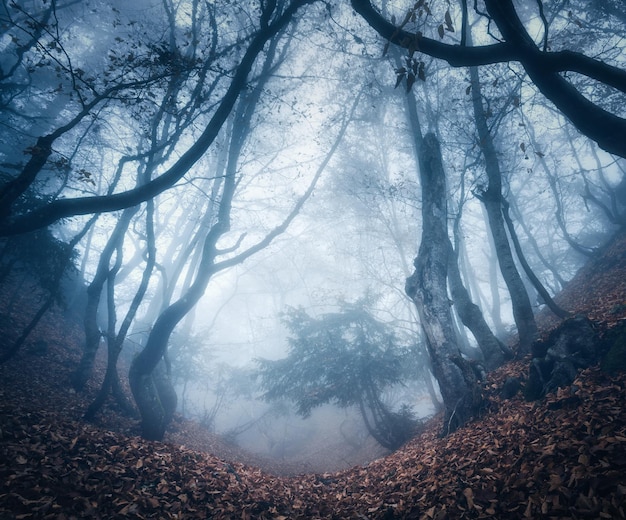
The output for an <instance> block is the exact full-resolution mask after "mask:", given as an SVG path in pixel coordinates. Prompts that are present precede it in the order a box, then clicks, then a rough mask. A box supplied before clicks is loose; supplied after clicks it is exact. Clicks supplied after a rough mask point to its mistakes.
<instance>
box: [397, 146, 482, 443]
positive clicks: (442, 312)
mask: <svg viewBox="0 0 626 520" xmlns="http://www.w3.org/2000/svg"><path fill="white" fill-rule="evenodd" d="M419 162H420V179H421V184H422V229H423V230H422V240H421V244H420V248H419V252H418V255H417V258H416V259H415V261H414V265H415V272H414V273H413V274H412V275H411V276H410V277H409V278H407V281H406V287H405V290H406V293H407V294H408V295H409V297H411V299H412V300H413V301H414V302H415V305H416V307H417V311H418V313H419V316H420V321H421V324H422V327H423V329H424V333H425V337H426V345H427V347H428V352H429V354H430V358H431V362H432V367H433V373H434V375H435V378H436V379H437V381H438V382H439V388H440V391H441V395H442V397H443V402H444V407H445V418H444V427H443V432H442V433H443V434H444V435H445V434H448V433H451V432H453V431H454V430H456V429H457V428H459V427H460V426H462V425H463V424H465V423H466V422H467V421H469V420H470V419H471V418H472V417H473V416H474V415H475V413H476V411H477V408H478V406H479V404H480V393H479V389H478V385H477V381H476V377H475V375H474V373H473V371H472V369H471V367H470V365H469V363H468V362H467V361H466V360H465V359H463V357H462V356H461V354H460V352H459V349H458V346H457V343H456V337H455V333H454V328H453V326H452V316H451V309H450V301H449V300H448V292H447V286H446V278H447V271H448V255H449V238H448V227H447V226H448V223H447V217H448V215H447V205H446V199H447V193H446V182H445V174H444V170H443V164H442V160H441V151H440V148H439V142H438V141H437V138H436V137H435V135H434V134H427V135H425V136H424V138H423V141H422V145H421V147H420V153H419Z"/></svg>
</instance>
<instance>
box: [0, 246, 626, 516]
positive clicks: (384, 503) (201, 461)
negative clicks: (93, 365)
mask: <svg viewBox="0 0 626 520" xmlns="http://www.w3.org/2000/svg"><path fill="white" fill-rule="evenodd" d="M24 293H25V294H26V296H24V297H23V298H24V301H23V302H21V303H20V302H15V304H14V307H13V308H14V310H15V309H22V308H29V307H28V304H29V297H30V298H32V293H29V292H28V291H24ZM0 297H2V300H3V301H4V302H5V304H6V303H7V302H9V296H8V295H6V294H5V295H0ZM559 302H560V304H561V305H562V306H563V307H565V308H567V309H568V310H570V311H573V312H577V313H586V314H588V315H590V317H592V318H593V319H595V320H598V321H600V322H602V324H603V326H604V327H606V328H609V327H612V326H614V325H616V324H618V323H620V322H621V321H622V320H624V319H626V234H623V235H622V236H620V237H618V238H617V239H616V240H615V241H614V243H613V244H612V245H611V246H610V247H609V248H607V250H606V252H605V254H604V256H603V257H602V258H601V259H599V260H597V261H595V262H594V263H592V264H589V265H588V266H586V267H585V268H583V269H582V270H581V272H580V273H579V275H578V276H577V277H576V278H575V279H574V280H573V281H572V282H571V283H570V284H569V286H568V288H567V289H566V290H565V291H564V292H563V294H561V295H560V296H559ZM30 305H31V307H32V305H33V304H32V302H30ZM25 320H26V318H24V317H23V316H21V315H20V314H19V311H17V310H16V311H15V312H14V314H13V315H12V316H11V319H10V320H9V319H6V317H5V319H3V320H0V341H2V342H3V343H4V344H5V345H6V344H10V341H11V340H12V338H14V337H15V334H16V333H15V331H16V330H20V329H19V327H20V326H23V323H24V322H25ZM539 321H540V324H541V325H542V327H544V329H545V330H547V329H548V328H549V327H552V326H554V324H555V321H554V320H553V319H552V318H551V317H550V316H549V315H548V314H547V313H543V314H542V315H541V316H540V317H539ZM40 330H41V331H45V337H46V339H47V341H48V345H49V346H48V349H47V351H46V352H43V353H42V352H40V353H37V352H36V349H35V348H34V346H33V345H32V344H28V345H27V346H26V347H25V348H24V350H23V352H20V353H19V354H18V356H17V357H16V358H15V359H13V360H11V361H10V362H8V363H6V364H5V365H3V366H0V518H1V519H5V518H7V519H9V518H16V519H17V518H57V519H64V518H67V519H70V518H84V517H89V518H138V519H139V518H244V519H245V518H250V519H255V518H275V519H287V518H289V519H291V518H336V519H346V518H355V519H356V518H372V519H373V518H381V519H390V518H424V519H432V518H440V519H443V518H486V517H493V518H626V413H625V411H624V401H625V398H626V374H624V373H617V374H612V375H609V374H606V373H604V372H601V371H600V370H599V369H598V368H592V369H588V370H585V371H584V372H582V373H580V374H579V376H578V379H577V380H576V381H575V383H574V385H572V387H568V388H566V389H562V390H560V391H559V392H557V393H556V394H551V395H549V396H547V397H546V398H545V399H543V400H541V401H538V402H535V403H527V402H525V401H524V400H523V399H522V398H521V397H519V396H518V397H515V398H513V399H511V400H507V401H503V400H502V399H501V398H500V397H499V395H498V394H499V388H500V387H501V385H502V382H503V381H504V379H505V378H506V377H507V376H509V375H519V376H522V377H523V376H525V374H526V370H527V360H521V361H516V362H514V363H511V364H508V365H506V366H504V367H502V368H500V369H499V370H497V371H496V372H494V373H493V374H491V376H490V377H489V380H488V381H487V382H486V383H485V385H484V393H485V397H486V402H487V403H488V404H487V406H486V408H485V411H484V414H483V416H482V417H480V418H479V419H477V420H476V421H474V422H473V423H471V424H469V425H467V426H466V427H465V428H462V429H461V430H459V431H457V432H455V433H454V434H452V435H450V436H448V437H446V438H443V439H442V438H439V437H438V435H437V432H438V431H439V430H440V428H441V424H440V422H439V421H440V420H441V419H434V420H433V421H432V422H431V423H430V424H429V425H428V426H427V428H426V429H425V431H424V432H423V433H422V434H421V435H420V436H418V437H416V438H415V439H414V440H413V441H411V442H409V443H408V444H407V445H406V446H405V447H404V448H402V449H400V450H398V451H397V452H396V453H394V454H392V455H389V456H387V457H384V458H380V459H378V460H375V461H374V462H371V463H370V464H368V465H366V466H357V467H354V468H353V469H350V470H346V471H342V472H337V473H333V474H330V473H326V474H303V475H300V476H295V477H278V476H275V475H277V474H285V473H290V472H293V471H295V470H297V468H292V467H285V466H284V465H279V464H277V465H275V466H272V465H271V464H270V463H269V462H268V461H264V460H262V459H254V458H253V457H252V456H251V455H249V454H246V453H244V452H241V451H239V450H237V449H236V448H235V447H232V446H229V445H227V444H225V443H223V442H221V441H220V440H219V438H217V437H214V436H210V435H208V434H207V433H206V431H205V430H203V429H202V428H200V427H198V426H196V425H194V424H193V423H188V422H177V423H176V424H175V427H174V431H173V432H172V433H171V434H170V435H169V437H168V439H167V441H168V442H166V443H158V442H146V441H144V440H142V439H140V438H139V437H137V436H136V433H137V425H136V422H134V421H130V420H124V419H122V418H121V417H120V415H119V414H117V413H116V412H115V410H114V409H108V410H107V414H105V415H103V416H102V417H103V418H102V419H100V421H99V423H98V424H95V425H91V424H85V423H84V422H82V421H81V420H80V417H81V415H82V413H83V411H84V409H85V405H86V403H87V402H88V401H87V400H86V397H85V396H83V395H78V394H75V393H73V392H71V391H68V390H67V385H66V382H67V377H68V375H69V372H70V370H71V369H72V368H73V366H75V363H76V361H77V357H78V350H77V348H76V347H77V345H80V329H79V327H78V326H76V325H74V326H70V325H69V324H68V323H66V322H64V321H63V320H62V319H61V318H60V316H59V315H58V314H57V315H53V316H51V317H49V318H47V320H46V322H45V323H43V324H42V327H41V329H40ZM38 334H40V335H41V334H43V333H42V332H38ZM36 339H38V338H37V335H35V336H34V338H33V340H36ZM97 384H98V380H97V378H95V379H94V382H93V383H92V386H91V387H90V388H89V391H88V392H87V398H88V396H89V395H90V393H93V392H94V391H95V389H96V387H97ZM236 460H243V461H245V462H246V464H242V463H240V462H235V461H236ZM261 465H262V466H263V467H264V470H261V469H258V466H261Z"/></svg>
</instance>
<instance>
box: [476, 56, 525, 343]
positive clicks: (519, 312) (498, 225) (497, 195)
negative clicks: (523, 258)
mask: <svg viewBox="0 0 626 520" xmlns="http://www.w3.org/2000/svg"><path fill="white" fill-rule="evenodd" d="M470 78H471V86H472V105H473V109H474V120H475V122H476V129H477V131H478V142H479V146H480V150H481V152H482V154H483V157H484V158H485V171H486V172H487V177H488V179H489V186H488V187H487V189H486V190H485V191H483V192H482V193H475V195H476V196H477V197H478V198H480V200H481V201H482V203H483V204H484V206H485V210H486V211H487V217H488V219H489V229H490V230H491V234H492V236H493V242H494V244H495V249H496V255H497V257H498V263H499V264H500V272H501V273H502V278H504V282H505V283H506V286H507V288H508V290H509V294H510V296H511V305H512V307H513V317H514V318H515V324H516V325H517V332H518V335H519V354H527V353H529V352H530V348H531V345H532V344H533V343H534V342H535V340H536V339H537V324H536V323H535V316H534V314H533V309H532V306H531V304H530V298H529V297H528V293H527V292H526V288H525V287H524V282H523V281H522V278H521V277H520V274H519V272H518V271H517V267H516V266H515V260H514V258H513V252H512V251H511V246H510V245H509V239H508V237H507V233H506V227H505V225H504V218H503V216H502V174H501V172H500V163H499V161H498V156H497V153H496V147H495V145H494V142H493V139H492V137H491V133H490V131H489V127H488V126H487V118H486V116H485V111H484V108H483V103H482V93H481V92H482V91H481V85H480V80H479V78H478V69H476V67H470Z"/></svg>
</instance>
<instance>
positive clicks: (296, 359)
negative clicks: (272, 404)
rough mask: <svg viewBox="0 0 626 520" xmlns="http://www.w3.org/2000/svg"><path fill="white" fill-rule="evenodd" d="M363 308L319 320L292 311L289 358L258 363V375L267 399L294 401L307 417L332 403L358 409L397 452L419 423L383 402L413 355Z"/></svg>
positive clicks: (354, 307)
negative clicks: (318, 408)
mask: <svg viewBox="0 0 626 520" xmlns="http://www.w3.org/2000/svg"><path fill="white" fill-rule="evenodd" d="M363 303H364V302H357V303H356V304H354V305H347V304H344V305H342V308H341V310H340V311H339V312H336V313H328V314H324V315H323V316H321V317H319V318H313V317H311V316H309V315H308V314H307V313H306V311H305V310H304V309H302V308H291V309H289V310H288V311H287V312H286V314H285V316H284V323H285V325H286V326H287V328H288V329H289V331H290V332H291V337H290V338H289V353H288V355H287V357H286V358H283V359H279V360H275V361H270V360H264V359H261V360H258V363H259V371H258V375H259V377H260V379H261V387H262V388H263V389H264V390H265V393H264V396H263V397H264V398H265V399H267V400H270V401H274V400H280V399H288V400H290V401H293V402H294V403H295V405H296V411H297V413H298V414H300V415H302V416H303V417H306V416H308V415H309V414H310V413H311V411H312V410H313V409H314V408H316V407H319V406H321V405H324V404H328V403H331V404H334V405H337V406H339V407H342V408H346V407H349V406H358V407H359V410H360V411H361V415H362V417H363V420H364V421H365V424H366V426H367V428H368V431H369V432H370V434H372V436H373V437H374V438H375V439H376V440H377V441H378V442H379V443H380V444H381V445H383V446H385V447H386V448H389V449H396V448H398V447H399V446H400V445H402V444H403V443H404V442H405V441H406V440H408V439H409V438H410V437H411V435H412V434H413V432H414V429H415V426H416V422H415V419H414V417H413V415H412V413H411V410H410V409H409V408H408V407H401V408H400V409H399V410H393V409H392V408H391V407H390V406H389V405H387V404H386V403H384V402H383V399H382V393H383V391H384V390H385V389H386V388H389V387H391V386H393V385H395V384H398V383H401V381H402V379H403V376H404V368H403V367H404V365H405V364H406V360H407V359H408V358H409V356H410V350H409V349H408V348H406V347H401V346H399V345H398V343H399V341H398V338H397V337H396V335H395V334H394V332H393V330H392V329H391V328H390V327H389V326H388V325H386V324H384V323H381V322H380V321H378V320H376V319H375V318H374V317H373V316H372V315H371V314H370V313H369V312H368V311H367V310H366V309H365V307H364V306H363Z"/></svg>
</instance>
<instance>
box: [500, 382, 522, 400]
mask: <svg viewBox="0 0 626 520" xmlns="http://www.w3.org/2000/svg"><path fill="white" fill-rule="evenodd" d="M521 387H522V382H521V381H520V380H519V378H517V377H507V378H506V381H504V385H502V390H501V391H500V395H501V396H502V399H511V398H512V397H514V396H515V395H516V394H517V392H519V390H520V388H521Z"/></svg>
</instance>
